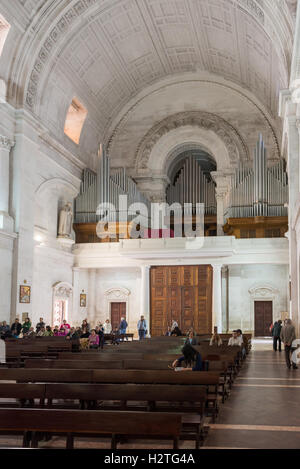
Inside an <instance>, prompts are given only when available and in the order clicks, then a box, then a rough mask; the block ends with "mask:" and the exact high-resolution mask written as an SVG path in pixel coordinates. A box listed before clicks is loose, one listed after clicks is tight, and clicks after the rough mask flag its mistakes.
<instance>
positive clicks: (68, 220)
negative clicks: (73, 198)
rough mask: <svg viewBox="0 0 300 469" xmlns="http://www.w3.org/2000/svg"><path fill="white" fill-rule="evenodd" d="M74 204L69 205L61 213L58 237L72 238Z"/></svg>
mask: <svg viewBox="0 0 300 469" xmlns="http://www.w3.org/2000/svg"><path fill="white" fill-rule="evenodd" d="M72 221H73V212H72V204H71V203H67V204H66V205H65V206H64V207H63V208H62V209H61V211H60V212H59V224H58V237H59V238H70V237H71V231H72Z"/></svg>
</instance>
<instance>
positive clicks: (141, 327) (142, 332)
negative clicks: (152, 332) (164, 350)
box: [137, 316, 147, 340]
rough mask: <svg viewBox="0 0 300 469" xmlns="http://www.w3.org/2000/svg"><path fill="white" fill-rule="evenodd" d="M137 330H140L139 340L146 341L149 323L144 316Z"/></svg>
mask: <svg viewBox="0 0 300 469" xmlns="http://www.w3.org/2000/svg"><path fill="white" fill-rule="evenodd" d="M137 328H138V333H139V340H142V339H144V338H145V337H146V334H147V323H146V319H145V318H144V316H141V319H140V320H139V322H138V324H137Z"/></svg>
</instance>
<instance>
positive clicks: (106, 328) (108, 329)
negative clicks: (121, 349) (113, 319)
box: [103, 319, 112, 334]
mask: <svg viewBox="0 0 300 469" xmlns="http://www.w3.org/2000/svg"><path fill="white" fill-rule="evenodd" d="M103 329H104V334H110V333H111V330H112V327H111V323H110V320H109V319H106V321H105V323H104V325H103Z"/></svg>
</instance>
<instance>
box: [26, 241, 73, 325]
mask: <svg viewBox="0 0 300 469" xmlns="http://www.w3.org/2000/svg"><path fill="white" fill-rule="evenodd" d="M72 267H73V255H72V254H69V253H67V252H63V251H58V250H57V251H55V250H53V249H51V250H50V249H47V248H43V247H42V246H40V247H36V248H35V251H34V275H33V285H32V315H31V319H32V322H33V324H36V323H37V322H38V321H39V318H40V317H43V318H44V320H45V322H46V323H47V324H49V325H51V326H52V325H53V324H52V305H53V290H52V287H53V285H54V284H56V283H57V282H68V283H70V284H72V281H73V280H72ZM23 309H24V312H26V305H23ZM69 313H70V315H69V319H70V320H71V317H72V311H69Z"/></svg>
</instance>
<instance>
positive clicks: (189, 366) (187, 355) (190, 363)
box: [172, 343, 205, 371]
mask: <svg viewBox="0 0 300 469" xmlns="http://www.w3.org/2000/svg"><path fill="white" fill-rule="evenodd" d="M182 353H183V356H182V357H180V358H178V359H177V360H175V361H174V362H173V363H172V368H174V369H175V371H204V369H205V367H204V363H203V361H202V356H201V354H200V353H199V352H198V351H197V350H195V349H194V347H192V345H191V344H189V343H187V344H185V345H184V346H183V347H182ZM183 362H185V364H186V368H182V367H181V366H182V364H183Z"/></svg>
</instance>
